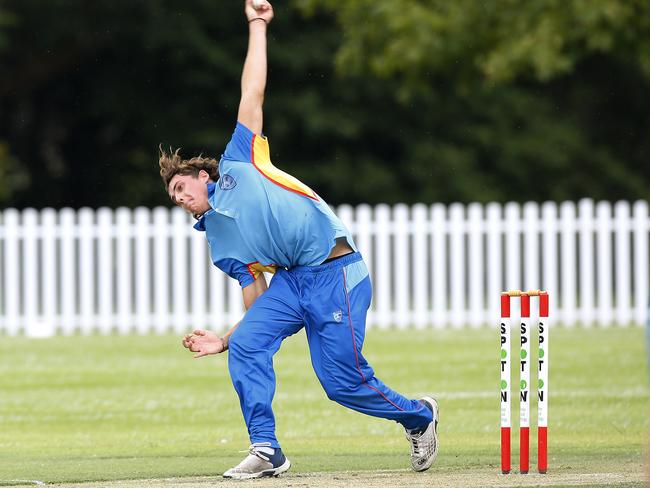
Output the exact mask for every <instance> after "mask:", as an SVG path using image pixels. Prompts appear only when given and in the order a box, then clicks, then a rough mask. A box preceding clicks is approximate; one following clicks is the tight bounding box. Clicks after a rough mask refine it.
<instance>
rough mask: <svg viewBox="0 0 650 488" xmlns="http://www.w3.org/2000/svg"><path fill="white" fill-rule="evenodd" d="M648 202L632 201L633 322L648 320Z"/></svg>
mask: <svg viewBox="0 0 650 488" xmlns="http://www.w3.org/2000/svg"><path fill="white" fill-rule="evenodd" d="M648 230H649V229H648V203H647V202H645V201H643V200H639V201H637V202H635V203H634V322H635V323H636V324H637V325H644V324H645V323H646V321H647V320H648V293H649V292H648V274H649V273H650V270H649V269H648Z"/></svg>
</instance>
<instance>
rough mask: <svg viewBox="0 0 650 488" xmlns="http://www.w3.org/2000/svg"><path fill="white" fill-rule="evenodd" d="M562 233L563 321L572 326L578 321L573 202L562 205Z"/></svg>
mask: <svg viewBox="0 0 650 488" xmlns="http://www.w3.org/2000/svg"><path fill="white" fill-rule="evenodd" d="M560 235H561V239H562V247H561V249H562V253H561V258H562V267H561V273H560V276H561V279H562V322H563V323H564V325H566V326H567V327H572V326H573V325H575V322H576V293H577V289H576V274H577V272H578V271H577V269H576V210H575V205H574V204H573V202H564V203H562V205H561V206H560Z"/></svg>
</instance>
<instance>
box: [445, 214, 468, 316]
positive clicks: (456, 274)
mask: <svg viewBox="0 0 650 488" xmlns="http://www.w3.org/2000/svg"><path fill="white" fill-rule="evenodd" d="M449 254H450V262H449V290H450V292H451V310H450V315H451V316H450V319H451V320H450V322H451V326H452V327H454V328H460V327H462V326H463V325H465V259H464V258H465V208H464V207H463V205H461V204H460V203H452V204H451V205H450V206H449Z"/></svg>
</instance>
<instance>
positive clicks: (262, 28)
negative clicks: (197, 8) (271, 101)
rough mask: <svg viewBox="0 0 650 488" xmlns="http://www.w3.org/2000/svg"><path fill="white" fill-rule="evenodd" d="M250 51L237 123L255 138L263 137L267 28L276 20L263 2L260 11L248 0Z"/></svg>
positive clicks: (267, 4)
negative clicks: (249, 131) (256, 135)
mask: <svg viewBox="0 0 650 488" xmlns="http://www.w3.org/2000/svg"><path fill="white" fill-rule="evenodd" d="M245 13H246V19H247V20H248V51H247V52H246V59H245V61H244V69H243V71H242V77H241V100H240V101H239V112H238V113H237V120H238V121H239V122H241V123H242V124H244V125H245V126H246V127H248V128H249V129H250V130H251V131H253V132H254V133H255V134H261V133H262V125H263V119H264V117H263V110H262V106H263V104H264V91H265V90H266V72H267V55H266V28H267V25H268V24H269V22H271V20H272V19H273V7H272V6H271V4H270V3H269V2H268V1H266V0H264V1H263V2H262V5H261V6H260V7H259V9H258V10H255V9H254V8H253V0H246V7H245Z"/></svg>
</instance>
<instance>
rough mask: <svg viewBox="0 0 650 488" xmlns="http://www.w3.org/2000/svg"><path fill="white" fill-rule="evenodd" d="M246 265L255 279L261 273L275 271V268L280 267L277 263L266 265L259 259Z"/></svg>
mask: <svg viewBox="0 0 650 488" xmlns="http://www.w3.org/2000/svg"><path fill="white" fill-rule="evenodd" d="M246 267H247V268H248V272H249V273H250V274H251V276H252V277H253V279H257V278H258V277H259V275H260V273H275V270H277V269H278V267H277V266H276V265H275V264H270V265H268V266H264V265H263V264H260V262H259V261H255V262H254V263H248V264H247V265H246Z"/></svg>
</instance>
